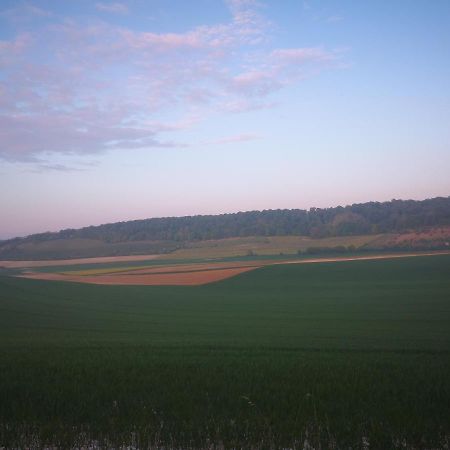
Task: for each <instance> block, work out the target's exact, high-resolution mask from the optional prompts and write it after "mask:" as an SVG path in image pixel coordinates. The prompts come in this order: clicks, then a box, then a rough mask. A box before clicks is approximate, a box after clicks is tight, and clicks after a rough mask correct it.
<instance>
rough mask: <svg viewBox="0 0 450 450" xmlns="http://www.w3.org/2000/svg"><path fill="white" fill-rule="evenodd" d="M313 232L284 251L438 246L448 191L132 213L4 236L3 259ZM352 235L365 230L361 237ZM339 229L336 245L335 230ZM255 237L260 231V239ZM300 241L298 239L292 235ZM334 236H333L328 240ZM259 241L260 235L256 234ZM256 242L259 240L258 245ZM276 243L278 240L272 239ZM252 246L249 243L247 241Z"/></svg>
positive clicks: (448, 226)
mask: <svg viewBox="0 0 450 450" xmlns="http://www.w3.org/2000/svg"><path fill="white" fill-rule="evenodd" d="M286 236H296V237H300V236H301V237H305V238H308V239H309V240H308V247H306V248H305V246H304V245H303V246H300V247H301V248H300V247H299V246H298V244H296V245H297V247H292V248H290V247H289V248H287V249H285V247H283V251H286V250H287V251H292V252H296V251H298V250H300V251H308V252H310V253H314V252H315V251H317V252H319V251H323V249H324V248H325V250H330V249H334V250H337V251H343V250H349V248H348V247H350V250H354V249H370V250H372V249H385V248H389V249H392V248H399V249H402V250H405V249H409V248H414V249H434V248H444V247H446V246H448V241H449V239H450V197H437V198H433V199H427V200H422V201H415V200H392V201H390V202H383V203H380V202H368V203H360V204H353V205H349V206H345V207H343V206H338V207H333V208H311V209H309V210H301V209H278V210H264V211H249V212H238V213H234V214H220V215H200V216H187V217H164V218H151V219H144V220H133V221H127V222H118V223H111V224H104V225H99V226H90V227H85V228H81V229H66V230H62V231H59V232H56V233H51V232H47V233H40V234H34V235H31V236H27V237H24V238H15V239H10V240H7V241H3V242H0V259H53V258H76V257H90V256H111V255H129V254H152V253H159V254H161V253H171V252H175V251H180V250H183V249H186V248H188V249H192V248H197V247H200V248H205V247H208V246H212V247H217V246H220V245H221V244H220V243H218V241H222V240H224V239H234V241H235V242H236V241H237V242H238V245H240V244H239V240H244V241H245V240H246V239H247V240H248V238H253V237H258V238H265V241H264V240H263V242H265V243H266V244H267V243H268V242H269V243H270V242H271V241H273V240H274V239H275V240H276V239H277V238H279V237H286ZM355 236H359V237H361V236H366V237H367V238H365V239H357V240H356V242H357V245H355V238H354V237H355ZM335 237H341V238H348V239H340V240H338V242H339V243H338V244H337V245H335V246H331V247H330V246H329V245H326V244H324V242H329V241H330V238H335ZM256 241H258V239H257V240H256ZM294 241H295V240H294ZM331 241H333V240H331ZM259 242H260V243H261V239H259ZM255 248H257V249H258V248H259V247H258V246H256V247H255ZM271 248H276V246H275V247H274V246H273V245H272V246H271ZM246 251H248V252H252V251H253V247H252V246H250V247H249V246H246Z"/></svg>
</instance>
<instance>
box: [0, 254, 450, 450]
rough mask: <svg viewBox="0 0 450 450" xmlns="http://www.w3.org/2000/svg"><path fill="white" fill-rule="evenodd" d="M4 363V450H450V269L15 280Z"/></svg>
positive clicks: (440, 259)
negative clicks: (125, 448)
mask: <svg viewBox="0 0 450 450" xmlns="http://www.w3.org/2000/svg"><path fill="white" fill-rule="evenodd" d="M141 264H142V263H141ZM0 352H1V354H0V399H1V401H0V447H1V446H2V445H3V446H6V447H7V448H10V447H14V446H16V447H20V448H23V447H26V446H32V447H33V446H34V447H36V448H40V447H44V446H46V445H47V446H50V445H58V446H60V447H62V448H67V447H70V446H75V445H79V446H80V445H82V444H86V443H92V442H94V441H98V442H100V443H103V444H104V445H107V444H109V445H110V446H113V447H114V446H115V447H117V446H119V445H135V446H138V447H140V448H147V447H149V446H153V447H154V448H162V447H164V448H214V447H213V444H215V445H216V447H215V448H221V446H222V447H225V448H252V447H253V448H308V445H309V444H311V445H313V447H314V448H319V445H320V446H321V447H320V448H323V449H325V448H370V449H391V448H420V449H422V448H423V449H425V448H428V449H429V448H436V449H438V448H439V449H440V448H446V447H445V446H446V445H447V446H448V444H449V439H450V425H449V418H450V256H449V255H441V256H430V257H421V258H403V259H400V260H379V261H352V262H339V263H326V264H312V265H278V266H270V267H264V268H261V269H258V270H255V271H253V272H249V273H246V274H242V275H239V276H236V277H234V278H231V279H229V280H225V281H222V282H218V283H213V284H210V285H205V286H198V287H197V286H196V287H156V286H155V287H153V286H152V287H138V286H95V285H84V284H74V283H61V282H47V281H40V280H27V279H19V278H12V277H6V276H4V277H0ZM308 443H309V444H308Z"/></svg>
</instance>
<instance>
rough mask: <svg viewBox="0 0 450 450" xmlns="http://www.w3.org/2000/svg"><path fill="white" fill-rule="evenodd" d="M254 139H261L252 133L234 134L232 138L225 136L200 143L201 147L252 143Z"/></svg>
mask: <svg viewBox="0 0 450 450" xmlns="http://www.w3.org/2000/svg"><path fill="white" fill-rule="evenodd" d="M256 139H261V136H260V135H258V134H254V133H242V134H235V135H232V136H225V137H222V138H219V139H213V140H210V141H202V142H201V144H203V145H223V144H237V143H240V142H247V141H254V140H256Z"/></svg>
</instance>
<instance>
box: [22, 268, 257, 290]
mask: <svg viewBox="0 0 450 450" xmlns="http://www.w3.org/2000/svg"><path fill="white" fill-rule="evenodd" d="M256 267H257V266H253V267H241V268H234V269H218V270H202V271H195V272H173V273H156V274H145V275H96V276H75V275H72V276H70V275H63V274H59V273H38V272H29V273H25V274H23V275H20V276H21V277H23V278H31V279H35V280H52V281H72V282H75V283H89V284H108V285H140V286H198V285H202V284H207V283H212V282H214V281H220V280H224V279H226V278H230V277H233V276H235V275H238V274H240V273H244V272H248V271H250V270H253V269H255V268H256Z"/></svg>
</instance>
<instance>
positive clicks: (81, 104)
mask: <svg viewBox="0 0 450 450" xmlns="http://www.w3.org/2000/svg"><path fill="white" fill-rule="evenodd" d="M99 5H100V9H101V8H102V7H103V8H104V7H106V8H109V11H111V8H113V9H115V10H116V11H111V12H119V9H120V8H118V7H117V5H122V4H120V3H97V4H96V7H97V8H99ZM227 5H228V6H229V9H230V20H229V21H228V22H225V23H219V24H214V25H201V26H197V27H193V28H191V29H189V30H186V31H184V32H167V33H157V32H154V31H137V30H134V29H130V28H127V27H123V26H117V25H111V24H109V23H107V22H104V21H100V20H96V21H92V20H90V21H88V22H83V21H82V20H81V19H77V20H74V19H61V18H59V17H56V16H53V17H52V23H51V24H48V23H45V25H42V26H41V27H40V28H39V27H38V28H36V29H35V30H33V31H29V32H26V33H25V32H19V31H18V32H17V33H16V35H15V36H14V37H13V38H11V39H10V40H3V41H0V62H1V64H2V69H3V75H2V78H0V158H3V159H4V160H7V161H11V162H14V161H25V162H27V161H28V162H33V161H35V162H36V161H39V158H40V157H41V156H42V155H43V154H44V153H45V154H68V155H92V154H101V153H104V152H107V151H109V150H111V149H122V150H126V149H134V148H171V147H186V146H187V145H188V143H186V142H180V141H179V140H178V139H176V133H178V132H180V131H183V130H185V129H187V128H189V127H192V126H195V124H197V123H198V122H199V121H201V117H206V116H210V115H211V114H212V113H213V114H226V113H244V112H250V111H253V110H257V109H263V108H272V107H274V106H275V105H276V101H275V100H274V99H273V98H272V97H273V95H274V94H275V93H276V92H277V91H279V90H281V89H283V88H285V87H286V86H289V85H290V84H292V83H295V82H298V80H300V79H302V78H303V77H304V76H305V74H308V73H310V72H312V69H314V71H318V70H320V69H321V68H323V67H329V66H331V65H333V64H334V63H335V62H336V61H337V59H338V56H337V54H336V52H333V51H329V50H326V49H324V48H321V47H307V48H302V47H298V48H289V49H277V48H273V47H271V46H270V43H269V41H268V35H269V34H270V31H271V24H270V23H269V21H267V20H266V19H265V18H264V17H263V16H262V14H261V10H262V7H261V5H260V4H259V3H258V2H256V1H253V0H228V1H227ZM103 10H104V11H106V9H103ZM162 118H164V119H162ZM165 135H170V136H169V138H167V137H165ZM249 136H251V135H238V136H234V137H231V138H224V139H234V140H231V141H230V140H228V141H227V142H242V141H244V140H249ZM221 143H226V141H223V140H222V142H221Z"/></svg>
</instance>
